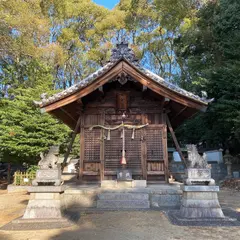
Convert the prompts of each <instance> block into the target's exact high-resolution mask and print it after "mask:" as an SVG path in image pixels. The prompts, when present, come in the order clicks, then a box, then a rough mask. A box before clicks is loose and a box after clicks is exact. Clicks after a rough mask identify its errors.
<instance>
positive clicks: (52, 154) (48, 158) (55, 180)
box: [32, 146, 62, 186]
mask: <svg viewBox="0 0 240 240" xmlns="http://www.w3.org/2000/svg"><path fill="white" fill-rule="evenodd" d="M58 154H59V146H52V147H50V149H49V151H48V153H47V154H46V155H45V156H44V155H43V154H41V160H40V161H39V163H38V166H39V170H37V173H36V178H35V179H34V180H33V181H32V185H33V186H37V185H39V184H41V185H55V186H59V185H61V184H62V180H61V166H60V164H58Z"/></svg>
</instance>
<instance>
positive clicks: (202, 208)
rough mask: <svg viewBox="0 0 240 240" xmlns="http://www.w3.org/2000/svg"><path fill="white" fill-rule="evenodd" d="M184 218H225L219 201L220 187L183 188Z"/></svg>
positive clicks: (182, 213) (182, 209)
mask: <svg viewBox="0 0 240 240" xmlns="http://www.w3.org/2000/svg"><path fill="white" fill-rule="evenodd" d="M182 190H183V198H182V203H181V207H180V212H179V215H180V216H181V217H182V218H191V219H192V218H196V219H199V218H215V219H216V218H224V214H223V212H222V209H221V206H220V204H219V201H218V195H217V192H218V191H219V187H218V186H182Z"/></svg>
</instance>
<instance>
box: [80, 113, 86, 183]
mask: <svg viewBox="0 0 240 240" xmlns="http://www.w3.org/2000/svg"><path fill="white" fill-rule="evenodd" d="M84 117H85V116H84V114H83V115H82V118H81V131H80V162H79V180H80V181H82V180H83V169H84V165H83V161H84V155H85V154H84V149H85V146H84Z"/></svg>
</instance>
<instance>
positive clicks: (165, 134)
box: [163, 114, 169, 183]
mask: <svg viewBox="0 0 240 240" xmlns="http://www.w3.org/2000/svg"><path fill="white" fill-rule="evenodd" d="M163 121H164V128H163V149H164V172H165V181H166V182H167V183H168V182H169V166H168V147H167V125H166V114H163Z"/></svg>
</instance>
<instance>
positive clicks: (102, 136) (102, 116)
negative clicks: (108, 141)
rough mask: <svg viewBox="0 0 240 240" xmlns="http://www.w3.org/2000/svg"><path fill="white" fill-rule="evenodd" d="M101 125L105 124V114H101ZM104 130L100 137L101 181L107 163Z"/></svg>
mask: <svg viewBox="0 0 240 240" xmlns="http://www.w3.org/2000/svg"><path fill="white" fill-rule="evenodd" d="M100 124H101V125H104V124H105V112H103V113H102V114H101V122H100ZM104 132H105V130H104V129H101V136H100V179H101V181H103V180H104V161H105V146H104V145H105V144H104V143H105V141H104Z"/></svg>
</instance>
